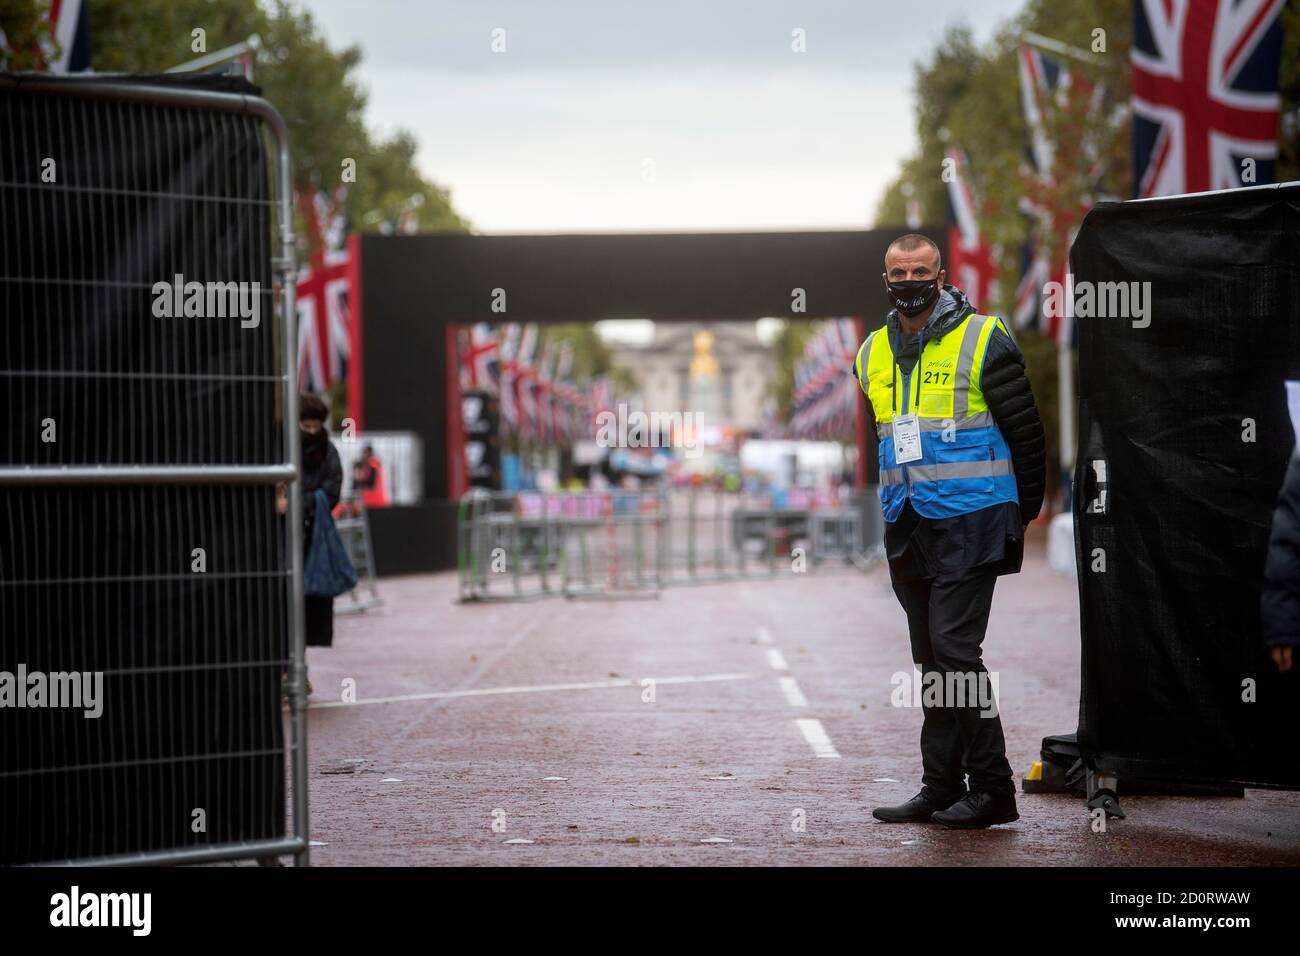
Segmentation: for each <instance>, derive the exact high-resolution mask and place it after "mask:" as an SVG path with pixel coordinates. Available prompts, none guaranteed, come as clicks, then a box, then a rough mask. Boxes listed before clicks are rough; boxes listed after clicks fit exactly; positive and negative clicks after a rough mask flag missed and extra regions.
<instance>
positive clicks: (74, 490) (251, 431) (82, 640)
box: [0, 75, 309, 865]
mask: <svg viewBox="0 0 1300 956" xmlns="http://www.w3.org/2000/svg"><path fill="white" fill-rule="evenodd" d="M255 92H256V88H255V87H252V86H249V85H248V84H245V83H243V81H242V80H239V81H237V80H234V79H231V78H224V77H223V78H217V77H208V78H204V77H185V78H181V79H176V80H174V81H172V80H164V79H162V78H149V79H148V80H147V81H134V80H132V79H131V78H127V77H112V78H99V77H92V78H72V77H62V78H54V77H45V76H27V75H23V76H16V75H0V127H3V129H4V130H5V134H4V137H3V138H0V208H3V209H4V215H3V216H0V312H3V314H4V316H5V321H4V322H3V323H0V383H3V384H4V386H5V394H6V396H7V410H6V415H7V416H8V417H9V419H10V421H11V423H12V427H10V428H7V429H6V430H5V432H4V434H3V437H0V515H3V518H2V519H0V670H5V671H8V672H9V673H10V674H11V675H12V674H15V673H18V674H23V673H24V672H26V673H27V674H28V675H30V674H31V673H32V672H33V671H41V672H45V674H46V676H47V677H49V678H51V679H53V678H61V679H62V680H63V682H64V683H63V689H64V690H65V691H67V690H68V689H69V688H72V689H74V690H83V691H84V694H85V696H84V697H78V695H75V694H73V695H72V696H71V697H65V699H64V700H63V701H62V703H64V704H67V703H68V702H69V700H73V699H76V700H77V701H79V704H80V705H81V706H77V705H76V704H75V703H74V706H73V707H67V706H63V707H59V706H49V705H51V704H55V703H58V702H57V701H55V700H53V699H52V698H51V699H50V700H46V699H44V698H43V697H42V698H41V700H40V701H39V702H38V703H43V704H46V705H47V706H36V704H34V703H32V701H31V698H30V697H29V700H28V706H27V707H25V708H24V709H18V710H10V711H6V712H5V714H4V718H3V720H0V728H2V729H0V806H3V807H4V813H3V819H2V820H0V864H57V863H75V862H80V863H86V862H91V863H95V864H157V863H180V862H206V861H215V860H224V859H235V858H241V857H255V858H259V859H261V858H266V857H274V856H278V855H280V854H292V855H293V857H294V859H295V861H296V862H297V863H298V864H299V865H306V864H307V862H308V846H309V843H308V805H307V724H306V705H307V695H306V664H305V657H304V635H303V622H302V616H301V607H302V593H303V591H302V589H303V584H302V557H303V556H302V549H301V547H300V535H299V533H298V532H297V529H299V528H301V527H302V498H301V493H300V490H299V485H298V483H297V481H296V480H295V479H296V476H297V475H298V474H299V468H300V462H299V455H300V448H299V444H300V443H299V439H298V428H297V425H296V422H297V382H296V356H295V347H296V344H297V335H296V331H295V324H294V281H295V265H294V256H295V250H294V235H293V218H292V203H291V198H292V197H291V166H290V159H289V148H288V134H287V129H286V127H285V124H284V121H283V120H282V118H281V117H280V115H279V114H278V113H277V112H276V111H275V110H274V109H273V108H272V107H271V106H270V105H269V104H268V103H266V102H265V101H264V100H262V99H260V98H259V97H257V96H256V95H252V94H253V93H255ZM268 131H269V134H270V137H271V139H272V140H273V143H274V146H273V149H274V163H275V165H274V168H273V169H269V168H268V144H267V140H266V135H267V133H268ZM173 281H175V283H176V286H177V287H176V288H175V297H176V301H179V300H180V299H181V297H182V295H183V287H182V286H181V284H182V283H189V282H199V283H207V284H208V285H207V288H208V290H209V291H208V297H207V305H208V306H209V307H211V305H212V303H213V300H212V292H211V288H212V286H213V285H214V284H216V285H219V286H221V287H223V288H225V289H226V290H227V291H228V289H229V288H230V287H234V288H236V294H237V296H238V298H239V300H240V305H241V311H240V312H239V314H233V313H227V312H220V313H219V314H220V315H221V316H223V317H222V318H213V317H206V318H205V317H204V316H205V315H207V313H202V314H201V315H197V316H196V315H195V314H194V313H193V312H191V311H188V307H187V309H185V310H181V311H180V314H176V313H175V312H169V307H170V305H171V304H172V302H170V301H168V300H171V299H172V292H171V291H165V292H164V293H162V295H161V296H160V295H159V294H158V293H157V291H156V286H157V285H158V284H159V283H162V284H164V285H167V286H170V285H171V284H172V283H173ZM246 293H247V294H246ZM218 294H219V295H220V294H222V293H220V292H219V293H218ZM200 299H202V296H200ZM243 306H248V307H249V308H248V311H243ZM200 311H201V310H200ZM282 482H287V483H288V487H289V493H288V513H287V515H286V516H284V517H282V516H280V515H278V513H277V509H276V485H277V484H279V483H282ZM78 679H80V684H79V685H78V683H77V681H78ZM282 683H283V685H284V687H285V689H286V690H287V696H288V701H289V735H288V736H289V742H288V745H287V748H286V744H285V733H284V716H283V709H282V707H283V705H282V700H281V694H282ZM49 686H51V687H52V686H53V685H49ZM94 687H97V688H98V689H97V690H93V691H92V688H94ZM92 696H93V698H94V699H95V702H94V703H93V706H92V702H91V697H92ZM96 709H97V710H98V711H99V712H98V713H96V712H95V710H96ZM286 754H287V756H288V760H289V762H290V763H291V768H292V769H291V772H292V777H291V780H289V781H286V779H285V763H286ZM286 790H289V791H291V793H292V816H293V820H292V830H291V832H290V831H289V830H288V828H287V827H286V824H285V804H286Z"/></svg>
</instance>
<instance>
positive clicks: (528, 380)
mask: <svg viewBox="0 0 1300 956" xmlns="http://www.w3.org/2000/svg"><path fill="white" fill-rule="evenodd" d="M536 360H537V326H535V325H526V326H524V331H523V332H522V333H521V335H520V339H519V351H518V352H517V353H516V355H515V369H514V376H513V383H514V389H515V396H514V398H515V408H517V409H518V410H519V434H520V435H526V436H531V435H535V434H537V433H538V428H537V425H538V419H537V399H536V396H535V394H534V391H533V384H532V383H533V380H534V379H536V378H537V367H536V364H535V363H536Z"/></svg>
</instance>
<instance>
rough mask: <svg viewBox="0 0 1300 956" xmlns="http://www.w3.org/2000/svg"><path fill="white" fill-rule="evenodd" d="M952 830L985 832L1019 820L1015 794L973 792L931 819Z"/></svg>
mask: <svg viewBox="0 0 1300 956" xmlns="http://www.w3.org/2000/svg"><path fill="white" fill-rule="evenodd" d="M930 819H931V820H933V821H934V822H935V823H942V824H943V825H944V826H946V827H948V828H949V829H950V830H983V829H984V828H985V827H991V826H996V825H997V824H999V823H1011V822H1012V821H1015V820H1019V819H1020V814H1019V813H1017V812H1016V798H1015V795H1014V794H1010V793H1008V794H1005V795H1003V794H997V793H989V792H987V791H984V790H972V791H971V792H970V793H968V794H966V796H964V797H963V798H962V799H961V800H959V801H958V802H957V803H954V804H953V805H952V806H951V807H949V808H948V809H947V810H940V811H938V812H937V813H935V814H934V816H932V817H931V818H930Z"/></svg>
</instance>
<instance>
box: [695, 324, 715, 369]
mask: <svg viewBox="0 0 1300 956" xmlns="http://www.w3.org/2000/svg"><path fill="white" fill-rule="evenodd" d="M694 338H695V357H694V358H693V359H691V380H692V381H695V380H697V379H701V378H717V377H718V360H717V359H716V358H714V357H713V333H712V332H710V331H709V330H708V329H699V330H697V331H696V332H695V335H694Z"/></svg>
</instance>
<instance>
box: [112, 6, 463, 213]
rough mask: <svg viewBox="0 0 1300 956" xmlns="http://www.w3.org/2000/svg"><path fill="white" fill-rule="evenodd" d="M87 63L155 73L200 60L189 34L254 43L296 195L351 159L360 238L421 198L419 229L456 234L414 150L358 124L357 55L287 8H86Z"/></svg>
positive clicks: (405, 138)
mask: <svg viewBox="0 0 1300 956" xmlns="http://www.w3.org/2000/svg"><path fill="white" fill-rule="evenodd" d="M87 2H88V3H89V13H90V17H91V31H90V32H91V63H92V64H93V65H94V68H95V69H96V70H97V71H99V72H101V73H104V72H126V73H161V72H163V71H164V70H167V69H168V68H170V67H173V66H176V65H179V64H181V63H184V62H186V61H188V60H191V59H194V58H196V57H198V56H200V55H202V54H201V53H200V52H197V51H195V50H194V49H193V45H194V42H195V41H194V37H193V31H194V30H196V29H202V30H203V31H204V40H205V48H206V51H207V52H213V51H216V50H219V49H221V48H222V47H226V46H230V45H233V44H235V43H239V42H242V41H244V40H246V39H248V37H249V36H250V35H252V34H257V35H258V36H259V37H260V38H261V40H262V50H261V51H260V53H259V54H258V56H257V60H256V65H255V71H254V79H255V81H256V82H257V84H258V85H259V86H261V87H262V91H263V95H264V96H265V97H266V99H267V100H269V101H270V102H271V103H272V104H273V105H274V106H275V107H276V108H277V109H278V110H279V111H280V113H281V114H282V115H283V116H284V118H285V122H286V123H287V124H288V127H289V135H290V144H291V147H292V151H293V164H294V169H293V175H294V186H295V188H296V189H299V190H304V189H312V188H326V189H331V190H332V189H333V188H334V187H335V186H337V185H339V183H340V182H341V180H342V175H343V169H344V165H343V164H344V161H345V160H349V159H351V160H354V161H355V167H356V181H355V183H349V184H348V197H347V205H346V209H347V213H348V218H349V221H350V222H351V223H352V225H353V227H354V228H355V229H357V230H359V231H377V230H379V229H380V228H381V226H382V225H383V223H385V222H393V221H396V220H397V219H399V218H400V216H401V214H402V212H403V211H404V210H405V209H406V208H407V207H408V203H409V202H410V199H411V197H412V196H415V195H419V196H420V197H422V203H421V205H420V209H419V217H420V228H421V229H423V230H425V231H428V230H445V231H454V232H464V231H467V230H468V224H467V223H466V221H465V220H464V219H462V218H461V217H460V216H459V215H458V214H457V213H456V212H455V210H454V209H453V208H452V205H451V199H450V196H449V195H448V193H447V191H446V190H445V189H443V188H441V187H439V186H438V185H436V184H434V183H431V182H429V181H427V180H425V179H424V178H423V176H421V175H420V173H419V170H418V169H417V168H416V165H415V152H416V142H415V140H414V138H413V137H412V136H411V135H410V134H409V133H407V132H403V131H399V132H397V133H396V134H395V135H393V136H392V137H391V138H390V139H387V140H380V141H375V140H374V139H373V138H372V137H371V135H370V133H369V131H368V130H367V129H366V126H365V106H366V94H365V91H364V90H363V89H362V87H361V83H360V80H359V79H358V77H357V75H356V71H357V68H358V67H359V66H360V64H361V50H360V48H359V47H356V46H350V47H347V48H345V49H343V50H331V49H330V47H329V45H328V43H326V41H325V39H324V37H323V36H322V35H321V33H320V31H319V29H318V28H317V26H316V23H315V20H314V19H313V17H312V15H311V13H310V12H308V11H306V10H299V9H296V8H295V7H294V6H293V5H291V4H290V3H288V2H286V0H266V2H259V0H87Z"/></svg>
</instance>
